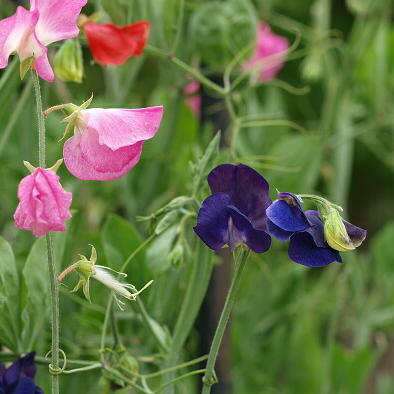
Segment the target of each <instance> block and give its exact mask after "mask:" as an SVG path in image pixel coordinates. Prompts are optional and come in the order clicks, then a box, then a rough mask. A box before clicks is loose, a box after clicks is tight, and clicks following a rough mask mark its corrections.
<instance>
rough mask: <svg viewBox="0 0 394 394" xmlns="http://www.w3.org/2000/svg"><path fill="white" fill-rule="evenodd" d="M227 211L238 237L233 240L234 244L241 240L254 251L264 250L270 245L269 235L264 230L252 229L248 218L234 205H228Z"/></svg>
mask: <svg viewBox="0 0 394 394" xmlns="http://www.w3.org/2000/svg"><path fill="white" fill-rule="evenodd" d="M229 211H230V215H231V219H232V221H233V224H234V227H235V228H236V230H237V238H238V239H236V240H235V242H234V246H237V245H238V244H239V243H240V242H243V243H245V244H246V245H248V246H249V248H250V249H252V250H253V251H254V252H256V253H264V252H266V251H267V250H268V249H269V248H270V246H271V237H270V236H269V235H268V234H267V233H266V232H265V231H262V230H256V229H254V228H253V226H252V224H251V222H250V221H249V219H248V218H247V217H246V216H245V215H243V214H242V213H241V212H240V211H239V210H238V209H236V208H235V207H229ZM237 241H238V242H237ZM230 247H231V244H230ZM232 249H234V247H232Z"/></svg>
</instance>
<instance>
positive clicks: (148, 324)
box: [100, 234, 164, 357]
mask: <svg viewBox="0 0 394 394" xmlns="http://www.w3.org/2000/svg"><path fill="white" fill-rule="evenodd" d="M155 236H156V235H155V234H152V235H150V236H149V237H148V238H147V239H146V240H145V241H144V242H143V243H142V244H141V245H140V246H138V248H137V249H135V250H133V252H132V253H131V254H130V255H129V257H128V258H127V259H126V260H125V262H124V263H123V264H122V267H121V268H120V272H124V271H125V269H126V268H127V266H128V265H129V263H130V262H131V261H132V260H133V258H134V257H135V256H136V255H137V254H138V253H139V252H140V251H141V250H142V249H144V248H145V247H146V246H147V245H148V244H149V243H150V242H151V241H152V240H153V239H154V238H155ZM137 306H138V308H139V310H140V312H141V316H142V320H143V322H144V323H145V325H146V327H147V328H148V330H149V331H150V332H151V333H152V335H153V337H154V338H155V339H156V341H157V342H158V344H159V345H160V347H162V346H164V345H163V343H162V341H161V340H160V338H159V337H158V336H157V335H156V333H155V330H154V328H153V326H152V324H151V321H150V317H149V315H148V313H147V312H146V310H145V308H144V304H143V302H142V301H141V300H140V299H139V298H137ZM112 307H113V294H112V293H111V296H110V297H109V299H108V303H107V308H106V310H105V316H104V322H103V327H102V330H101V340H100V352H101V357H103V351H104V348H105V336H106V334H107V327H108V322H109V321H110V314H111V309H112ZM114 336H115V337H116V333H114ZM115 342H116V338H115Z"/></svg>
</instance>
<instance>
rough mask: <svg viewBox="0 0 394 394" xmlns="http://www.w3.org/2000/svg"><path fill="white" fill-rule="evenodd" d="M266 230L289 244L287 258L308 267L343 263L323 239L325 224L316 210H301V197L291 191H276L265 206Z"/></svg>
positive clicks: (337, 253) (335, 251) (336, 252)
mask: <svg viewBox="0 0 394 394" xmlns="http://www.w3.org/2000/svg"><path fill="white" fill-rule="evenodd" d="M267 217H268V224H267V227H268V232H269V233H270V234H272V235H273V236H274V237H275V238H277V239H279V240H280V241H287V240H289V239H290V244H289V250H288V253H289V257H290V258H291V259H292V260H293V261H295V262H296V263H298V264H302V265H306V266H308V267H323V266H325V265H328V264H330V263H333V262H335V261H337V262H340V263H341V262H342V259H341V256H340V255H339V252H338V251H337V250H335V249H333V248H331V247H330V246H329V245H328V244H327V242H326V241H325V239H324V224H323V222H322V221H321V219H320V215H319V212H317V211H306V212H304V211H303V210H302V206H301V201H300V199H299V198H298V197H297V196H296V195H294V194H291V193H279V194H278V200H276V201H275V202H273V203H272V204H271V205H270V206H269V207H268V208H267Z"/></svg>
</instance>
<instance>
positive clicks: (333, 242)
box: [323, 208, 356, 252]
mask: <svg viewBox="0 0 394 394" xmlns="http://www.w3.org/2000/svg"><path fill="white" fill-rule="evenodd" d="M323 221H324V237H325V239H326V241H327V243H328V244H329V245H330V246H331V247H332V248H333V249H335V250H338V251H340V252H346V251H348V250H354V249H356V246H355V245H354V244H353V242H352V240H351V239H350V237H349V235H348V233H347V231H346V227H345V224H344V222H343V220H342V217H341V215H340V213H339V212H338V211H337V210H336V209H335V208H331V209H330V210H329V211H328V212H327V214H325V215H324V217H323Z"/></svg>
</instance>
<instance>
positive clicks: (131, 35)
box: [83, 21, 150, 66]
mask: <svg viewBox="0 0 394 394" xmlns="http://www.w3.org/2000/svg"><path fill="white" fill-rule="evenodd" d="M149 28H150V23H149V22H147V21H142V22H137V23H133V24H131V25H127V26H117V25H114V24H112V23H96V22H91V21H87V22H86V23H84V24H83V30H84V32H85V34H86V38H87V41H88V44H89V48H90V51H91V52H92V55H93V58H94V59H95V60H96V61H97V62H98V63H101V64H104V65H114V66H120V65H122V64H123V63H125V62H126V60H127V59H129V58H130V57H131V56H139V55H141V54H142V50H143V49H144V48H145V45H146V42H147V40H148V36H149Z"/></svg>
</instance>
